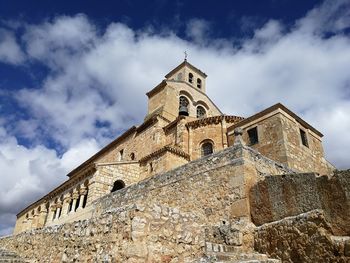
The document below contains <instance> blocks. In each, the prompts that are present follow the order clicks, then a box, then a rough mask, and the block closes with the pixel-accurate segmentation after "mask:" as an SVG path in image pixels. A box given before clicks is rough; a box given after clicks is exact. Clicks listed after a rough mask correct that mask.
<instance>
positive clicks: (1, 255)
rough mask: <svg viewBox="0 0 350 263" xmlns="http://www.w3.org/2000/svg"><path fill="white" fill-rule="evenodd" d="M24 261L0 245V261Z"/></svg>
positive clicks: (0, 262) (2, 262) (12, 262)
mask: <svg viewBox="0 0 350 263" xmlns="http://www.w3.org/2000/svg"><path fill="white" fill-rule="evenodd" d="M5 262H7V263H25V262H26V261H25V260H23V259H21V258H20V257H19V256H18V255H17V254H16V253H14V252H11V251H8V250H6V249H3V248H1V247H0V263H5Z"/></svg>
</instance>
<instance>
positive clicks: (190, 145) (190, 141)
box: [188, 126, 193, 160]
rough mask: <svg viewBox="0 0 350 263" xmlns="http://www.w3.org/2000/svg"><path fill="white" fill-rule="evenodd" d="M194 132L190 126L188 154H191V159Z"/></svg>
mask: <svg viewBox="0 0 350 263" xmlns="http://www.w3.org/2000/svg"><path fill="white" fill-rule="evenodd" d="M192 138H193V132H192V128H191V127H190V126H189V127H188V154H189V155H190V160H193V156H192V152H193V145H192V143H193V139H192Z"/></svg>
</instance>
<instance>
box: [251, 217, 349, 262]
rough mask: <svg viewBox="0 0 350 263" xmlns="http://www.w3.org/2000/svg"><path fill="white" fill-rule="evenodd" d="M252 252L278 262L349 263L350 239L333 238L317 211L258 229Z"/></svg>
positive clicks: (329, 227) (330, 229) (325, 221)
mask: <svg viewBox="0 0 350 263" xmlns="http://www.w3.org/2000/svg"><path fill="white" fill-rule="evenodd" d="M255 249H256V250H257V251H258V252H260V253H267V254H269V255H270V256H272V257H274V258H280V259H281V260H282V262H295V263H298V262H306V263H307V262H309V263H314V262H319V263H321V262H339V263H340V262H342V263H343V262H344V263H345V262H350V237H349V236H348V237H342V236H333V233H332V228H331V226H330V225H329V224H328V222H327V220H326V217H325V216H324V214H323V212H322V211H320V210H313V211H310V212H308V213H304V214H301V215H298V216H294V217H288V218H285V219H282V220H280V221H276V222H273V223H268V224H265V225H262V226H261V227H258V228H257V229H256V230H255Z"/></svg>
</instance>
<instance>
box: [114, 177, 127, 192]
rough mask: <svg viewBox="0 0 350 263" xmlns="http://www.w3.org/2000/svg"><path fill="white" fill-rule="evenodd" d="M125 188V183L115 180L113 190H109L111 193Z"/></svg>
mask: <svg viewBox="0 0 350 263" xmlns="http://www.w3.org/2000/svg"><path fill="white" fill-rule="evenodd" d="M124 187H125V183H124V181H123V180H117V181H115V182H114V184H113V188H112V190H111V193H113V192H115V191H118V190H120V189H123V188H124Z"/></svg>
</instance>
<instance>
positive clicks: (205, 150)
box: [201, 141, 214, 157]
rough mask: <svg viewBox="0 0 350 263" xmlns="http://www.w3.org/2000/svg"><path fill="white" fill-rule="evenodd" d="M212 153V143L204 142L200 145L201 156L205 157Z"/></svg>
mask: <svg viewBox="0 0 350 263" xmlns="http://www.w3.org/2000/svg"><path fill="white" fill-rule="evenodd" d="M213 152H214V147H213V143H212V142H211V141H204V142H203V143H202V145H201V155H202V157H203V156H207V155H209V154H212V153H213Z"/></svg>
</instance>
